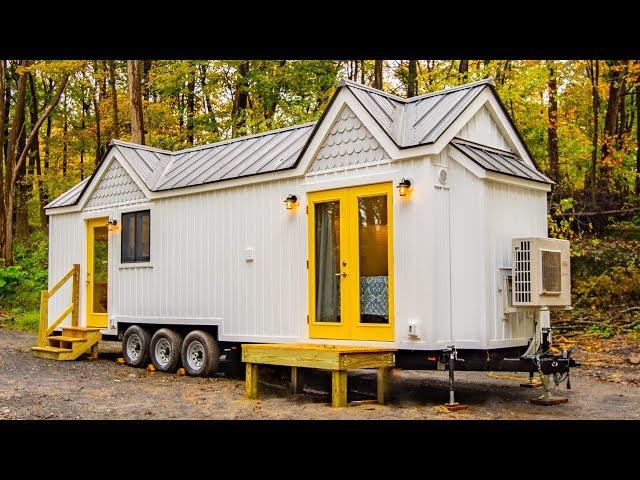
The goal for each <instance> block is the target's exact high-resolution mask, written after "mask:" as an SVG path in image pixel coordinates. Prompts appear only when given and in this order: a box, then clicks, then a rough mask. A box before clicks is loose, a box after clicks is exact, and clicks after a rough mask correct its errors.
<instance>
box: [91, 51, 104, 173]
mask: <svg viewBox="0 0 640 480" xmlns="http://www.w3.org/2000/svg"><path fill="white" fill-rule="evenodd" d="M94 71H96V72H97V71H98V61H97V60H96V61H94ZM98 87H99V82H98V80H97V79H96V85H94V92H93V95H92V97H93V111H94V112H95V116H96V162H95V163H96V166H97V165H98V163H100V159H101V158H102V135H101V132H100V94H101V90H100V89H99V88H98Z"/></svg>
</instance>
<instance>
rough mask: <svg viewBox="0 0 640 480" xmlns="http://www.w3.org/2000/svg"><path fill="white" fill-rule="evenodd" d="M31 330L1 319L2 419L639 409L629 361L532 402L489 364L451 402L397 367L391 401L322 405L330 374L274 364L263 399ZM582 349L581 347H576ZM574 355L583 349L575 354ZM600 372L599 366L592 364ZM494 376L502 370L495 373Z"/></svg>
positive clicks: (443, 382)
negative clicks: (71, 348)
mask: <svg viewBox="0 0 640 480" xmlns="http://www.w3.org/2000/svg"><path fill="white" fill-rule="evenodd" d="M35 341H36V338H35V336H34V335H31V334H28V333H23V332H18V331H14V330H9V329H6V328H0V419H543V418H544V419H639V418H640V388H639V387H638V386H637V385H638V384H640V382H638V381H637V380H638V379H639V378H640V370H638V368H636V367H637V366H633V368H631V369H629V368H627V369H626V370H625V373H624V375H623V378H628V379H629V380H630V381H629V382H621V381H619V378H620V375H618V374H616V373H612V374H611V375H610V376H611V377H612V378H613V379H614V380H613V381H609V380H607V379H606V375H605V376H604V377H603V375H602V374H600V373H597V372H601V371H602V366H601V365H600V366H598V367H597V368H598V369H599V370H597V371H594V370H592V369H591V368H590V367H589V366H586V367H585V368H580V369H575V370H573V373H572V376H571V383H572V389H571V390H566V389H564V387H561V388H560V389H559V390H557V391H556V393H557V394H558V395H561V396H566V397H568V398H569V403H567V404H563V405H557V406H549V407H544V406H537V405H532V404H530V403H529V402H528V400H529V399H531V398H533V397H535V396H537V395H539V394H540V393H541V390H540V389H526V388H521V387H519V386H518V384H519V382H518V381H517V379H514V377H516V376H521V375H522V374H512V375H510V377H512V378H501V379H500V378H494V377H492V376H489V375H488V374H487V373H481V372H459V373H458V374H456V380H457V388H456V400H458V401H459V402H461V403H463V404H465V405H467V406H468V408H467V409H466V410H462V411H458V412H448V411H447V410H446V409H445V408H444V407H443V403H444V402H445V401H446V400H447V398H448V397H447V395H448V393H447V388H448V386H447V385H448V384H447V376H446V373H445V372H416V371H401V370H395V371H394V372H393V373H392V376H391V385H390V399H389V403H388V404H387V405H375V404H366V403H365V404H360V405H357V406H349V407H347V408H341V409H332V408H330V407H329V406H328V402H329V401H330V398H329V395H328V394H327V393H323V391H324V392H327V391H328V389H327V388H328V386H329V383H330V379H329V376H328V375H326V374H325V373H324V372H315V371H314V372H310V373H308V374H307V382H306V385H307V386H308V387H309V386H311V387H312V388H310V387H309V388H306V389H305V393H304V394H300V395H295V396H294V395H291V394H289V392H288V390H287V388H286V383H285V382H283V381H282V380H281V379H280V377H279V375H278V374H277V373H278V372H271V374H269V372H266V375H265V377H266V382H267V383H266V384H261V386H260V388H261V390H260V397H261V398H260V399H259V400H258V401H250V400H246V399H245V398H244V397H243V393H244V382H243V380H242V379H238V378H232V377H230V376H226V375H225V374H224V373H222V374H219V375H217V376H215V377H212V378H192V377H184V376H183V377H180V376H177V375H172V374H163V373H158V372H147V371H146V370H140V369H134V368H131V367H128V366H124V365H118V364H117V363H116V361H115V360H116V358H117V357H118V356H120V345H119V344H118V343H113V342H103V343H102V344H101V355H100V359H99V360H94V361H91V360H82V361H76V362H55V361H51V360H45V359H39V358H35V357H34V356H33V355H32V354H31V352H30V351H29V347H30V346H31V345H34V344H35ZM579 355H583V358H582V360H584V355H586V353H585V352H581V353H580V352H579ZM578 358H579V357H578ZM596 373H597V374H596ZM496 375H497V376H499V375H502V376H504V375H505V374H503V373H497V374H496ZM349 386H350V391H349V396H350V400H353V399H356V400H357V399H366V398H371V395H372V394H373V393H374V391H375V377H374V375H372V373H371V372H370V371H360V372H353V374H351V373H350V374H349Z"/></svg>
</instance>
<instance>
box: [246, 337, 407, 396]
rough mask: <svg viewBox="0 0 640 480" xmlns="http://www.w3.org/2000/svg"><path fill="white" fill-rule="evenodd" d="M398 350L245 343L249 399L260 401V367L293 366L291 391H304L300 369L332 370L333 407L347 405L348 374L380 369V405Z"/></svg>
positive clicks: (378, 384)
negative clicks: (355, 371)
mask: <svg viewBox="0 0 640 480" xmlns="http://www.w3.org/2000/svg"><path fill="white" fill-rule="evenodd" d="M395 352H396V350H395V349H391V348H380V347H359V346H346V345H323V344H315V343H272V344H269V343H260V344H243V345H242V361H243V362H245V363H246V368H247V374H246V379H245V396H246V397H247V398H251V399H256V398H258V371H259V365H281V366H288V367H291V389H292V391H293V392H294V393H298V392H299V391H300V388H301V385H300V384H299V378H298V375H299V370H298V369H299V368H319V369H323V370H331V372H332V373H331V405H332V406H333V407H345V406H346V405H347V371H348V370H356V369H360V368H376V369H378V372H377V396H378V402H379V403H381V404H382V403H384V396H385V390H386V384H387V373H388V370H389V368H391V367H394V366H395Z"/></svg>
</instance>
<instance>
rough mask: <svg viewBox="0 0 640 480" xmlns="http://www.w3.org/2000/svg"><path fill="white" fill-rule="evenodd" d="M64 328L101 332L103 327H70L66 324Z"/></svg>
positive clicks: (71, 330)
mask: <svg viewBox="0 0 640 480" xmlns="http://www.w3.org/2000/svg"><path fill="white" fill-rule="evenodd" d="M62 330H69V331H70V332H99V331H100V330H102V329H101V328H100V327H70V326H66V325H65V326H63V327H62Z"/></svg>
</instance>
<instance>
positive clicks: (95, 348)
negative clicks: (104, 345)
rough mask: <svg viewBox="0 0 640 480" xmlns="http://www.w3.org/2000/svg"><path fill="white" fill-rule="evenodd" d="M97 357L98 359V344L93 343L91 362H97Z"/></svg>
mask: <svg viewBox="0 0 640 480" xmlns="http://www.w3.org/2000/svg"><path fill="white" fill-rule="evenodd" d="M99 357H100V350H99V348H98V344H97V343H95V344H94V345H93V346H92V347H91V360H98V358H99Z"/></svg>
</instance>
